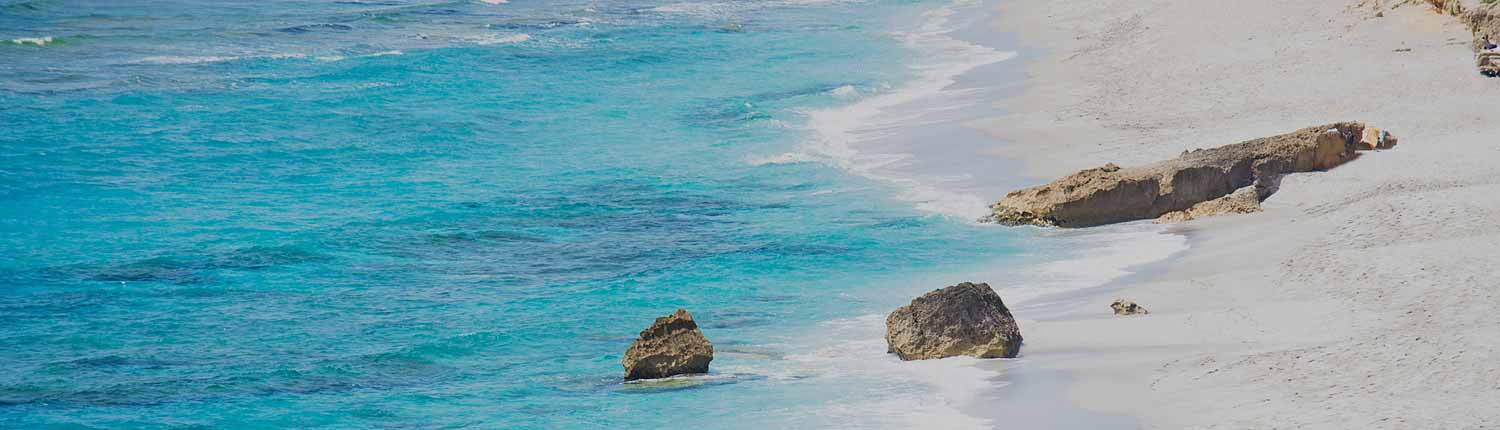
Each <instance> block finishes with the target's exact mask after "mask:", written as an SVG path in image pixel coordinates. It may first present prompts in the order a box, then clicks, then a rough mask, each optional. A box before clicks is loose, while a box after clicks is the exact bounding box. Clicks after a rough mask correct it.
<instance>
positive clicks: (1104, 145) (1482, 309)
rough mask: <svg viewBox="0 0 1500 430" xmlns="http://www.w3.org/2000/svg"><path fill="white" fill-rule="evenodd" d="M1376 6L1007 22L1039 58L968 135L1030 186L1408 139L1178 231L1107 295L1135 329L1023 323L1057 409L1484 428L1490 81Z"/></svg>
mask: <svg viewBox="0 0 1500 430" xmlns="http://www.w3.org/2000/svg"><path fill="white" fill-rule="evenodd" d="M1393 3H1397V2H1395V1H1387V2H1383V3H1377V2H1375V1H1364V2H1360V1H1358V0H1329V1H1312V2H1309V1H1301V0H1272V1H1256V2H1245V1H1231V0H1199V1H1167V0H1101V1H1093V2H1044V1H1035V0H1015V1H1011V2H1006V3H1005V4H1004V5H1003V6H1002V9H1001V10H1000V11H999V14H998V16H999V17H1000V20H999V22H996V23H995V24H994V25H995V28H997V29H1001V30H1002V31H1014V32H1016V34H1017V37H1018V38H1019V40H1020V41H1021V42H1022V43H1023V45H1024V46H1026V47H1029V48H1039V49H1041V50H1043V52H1045V55H1044V56H1043V57H1041V58H1040V59H1035V60H1034V61H1032V62H1031V64H1030V65H1029V66H1028V75H1029V76H1028V82H1027V88H1028V89H1027V90H1026V91H1025V92H1024V94H1023V95H1021V96H1019V97H1016V98H1012V99H1008V100H1003V101H1000V102H999V104H1000V107H1002V108H1003V109H1005V110H1006V111H1008V112H1010V114H1008V115H1007V116H1004V117H999V118H992V119H988V120H984V121H979V122H975V123H972V124H971V126H974V127H977V128H980V129H983V130H985V131H986V132H988V133H990V134H991V135H992V136H994V137H996V138H997V139H998V140H1000V141H1003V142H1005V143H1004V144H997V145H995V146H994V147H991V148H986V149H984V150H982V153H983V154H984V155H987V156H991V157H995V158H996V159H997V160H1003V159H1020V160H1024V161H1025V162H1026V166H1027V167H1026V173H1027V174H1028V175H1029V176H1033V177H1035V178H1036V181H1035V182H1036V183H1041V182H1045V181H1049V180H1051V179H1053V178H1055V177H1058V176H1062V175H1065V174H1068V173H1071V172H1073V171H1075V170H1078V169H1082V168H1090V167H1097V166H1100V165H1103V164H1105V163H1107V162H1113V163H1118V164H1121V165H1127V166H1128V165H1138V164H1144V163H1148V162H1151V161H1155V160H1161V159H1167V158H1172V157H1174V156H1176V155H1177V154H1179V153H1180V152H1182V151H1184V150H1190V149H1194V148H1207V147H1215V146H1220V145H1225V144H1230V143H1235V142H1239V141H1243V140H1247V139H1252V138H1257V137H1263V136H1270V135H1274V134H1279V133H1285V132H1290V131H1293V130H1296V129H1298V128H1302V127H1306V126H1312V125H1317V124H1324V123H1330V122H1335V121H1363V122H1367V123H1368V124H1370V125H1371V126H1375V127H1380V128H1384V129H1388V130H1390V131H1391V132H1392V133H1393V134H1395V135H1396V136H1398V137H1399V138H1400V139H1401V140H1400V144H1399V146H1397V147H1396V148H1395V149H1392V150H1385V151H1378V152H1371V153H1365V154H1364V156H1362V157H1360V158H1359V159H1357V160H1355V161H1353V162H1350V163H1348V164H1346V165H1344V166H1341V167H1338V168H1336V169H1334V170H1331V171H1327V172H1316V173H1301V174H1294V175H1291V176H1289V177H1287V178H1286V179H1285V180H1284V182H1282V186H1281V189H1280V191H1279V192H1278V193H1277V194H1275V195H1273V196H1271V197H1270V198H1269V199H1268V200H1266V201H1265V202H1264V203H1263V206H1264V208H1265V211H1264V212H1262V213H1256V214H1248V215H1231V216H1222V217H1216V218H1210V219H1204V220H1197V221H1191V222H1188V223H1184V224H1180V225H1179V226H1178V227H1175V228H1179V229H1181V231H1182V232H1183V233H1184V234H1186V235H1187V236H1188V237H1189V238H1190V242H1191V249H1190V250H1189V251H1187V252H1185V253H1183V254H1181V255H1180V256H1179V257H1176V258H1174V259H1172V260H1171V261H1168V262H1166V263H1165V264H1164V268H1163V269H1161V270H1160V271H1155V272H1152V273H1153V274H1152V275H1150V276H1142V277H1137V278H1132V279H1130V280H1128V281H1126V282H1124V283H1123V284H1124V285H1122V286H1121V288H1120V289H1119V290H1118V291H1116V292H1115V293H1114V295H1115V296H1117V297H1124V298H1128V299H1131V300H1134V301H1137V302H1139V303H1141V304H1142V305H1144V306H1145V307H1147V308H1149V309H1150V310H1151V312H1152V313H1151V314H1150V315H1148V316H1143V317H1115V316H1113V315H1111V314H1110V312H1109V308H1108V305H1109V300H1110V299H1111V298H1113V297H1102V296H1101V297H1097V298H1089V299H1086V300H1082V301H1081V302H1079V303H1077V304H1076V306H1078V309H1079V311H1080V312H1079V313H1075V314H1082V315H1091V316H1085V317H1079V318H1068V319H1062V320H1051V321H1028V322H1024V323H1023V327H1022V328H1023V330H1024V331H1025V335H1026V340H1027V344H1026V347H1025V350H1024V353H1025V354H1027V355H1029V356H1046V357H1048V358H1049V360H1050V361H1048V362H1047V363H1045V365H1046V366H1048V367H1054V368H1057V369H1061V370H1065V371H1067V372H1069V373H1071V374H1072V375H1073V377H1074V378H1073V381H1074V385H1073V386H1072V388H1071V389H1070V390H1069V395H1070V396H1071V397H1072V398H1073V399H1075V400H1077V401H1078V402H1080V403H1081V404H1082V405H1084V406H1085V407H1086V408H1087V409H1090V410H1094V411H1098V412H1102V413H1110V414H1124V415H1129V416H1133V417H1136V418H1137V419H1139V422H1140V424H1141V426H1142V427H1143V428H1428V429H1436V428H1443V429H1461V428H1462V429H1472V428H1495V427H1500V312H1496V310H1495V309H1496V308H1497V307H1500V250H1497V249H1496V245H1497V244H1500V178H1497V176H1496V175H1495V172H1496V171H1497V170H1500V79H1491V78H1484V77H1482V76H1480V75H1479V74H1478V73H1477V72H1476V71H1475V68H1474V65H1473V54H1472V52H1471V51H1470V48H1469V46H1468V44H1469V41H1470V35H1469V31H1468V30H1467V29H1465V28H1464V26H1463V25H1462V24H1461V23H1460V22H1459V21H1458V19H1457V18H1455V17H1452V16H1447V15H1442V14H1438V13H1435V12H1434V11H1433V10H1432V9H1431V8H1430V7H1429V6H1426V5H1425V4H1417V3H1413V4H1407V5H1401V6H1398V7H1392V5H1391V4H1393ZM994 197H995V198H996V199H998V198H999V197H1000V196H994ZM1023 318H1024V316H1023ZM1085 351H1086V352H1088V354H1075V353H1074V352H1085Z"/></svg>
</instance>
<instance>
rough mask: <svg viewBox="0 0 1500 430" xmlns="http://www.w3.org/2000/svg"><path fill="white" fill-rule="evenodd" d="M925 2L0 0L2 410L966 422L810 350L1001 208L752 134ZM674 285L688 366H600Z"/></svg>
mask: <svg viewBox="0 0 1500 430" xmlns="http://www.w3.org/2000/svg"><path fill="white" fill-rule="evenodd" d="M943 7H950V5H949V4H948V3H947V2H942V1H923V2H906V1H899V2H898V1H890V2H886V1H760V2H722V3H714V2H708V3H670V2H657V1H624V2H590V1H552V2H529V1H521V0H515V1H513V2H510V3H504V4H490V3H485V2H422V1H396V0H392V1H337V2H317V3H306V2H258V3H254V4H236V3H232V2H220V1H208V0H194V1H176V2H136V1H120V2H108V3H99V2H72V1H63V0H36V1H25V2H14V1H12V2H5V3H3V4H0V11H3V12H0V121H3V122H4V123H5V124H6V132H5V133H4V134H3V135H0V148H3V151H0V201H3V202H4V204H3V205H0V250H3V251H4V255H5V258H3V259H0V366H3V367H4V368H6V369H7V371H5V372H3V373H0V427H5V428H46V427H76V428H184V427H213V428H261V427H266V428H273V427H280V428H372V427H418V428H597V427H600V426H604V427H608V428H655V427H661V426H664V425H669V424H670V425H676V426H698V427H707V428H777V427H792V426H830V425H839V426H843V427H849V428H852V427H888V426H902V425H907V424H910V423H912V422H916V421H915V420H918V419H921V417H924V416H930V417H947V418H944V419H953V420H957V421H955V423H961V424H966V425H967V424H974V423H973V422H970V421H965V419H963V418H955V417H953V413H952V412H953V409H954V407H953V405H952V404H951V403H953V402H954V401H956V400H955V399H954V398H948V397H944V396H943V394H942V393H941V392H939V391H938V390H937V389H936V388H933V387H932V386H929V385H925V384H923V383H921V381H920V378H918V377H915V376H914V377H912V378H917V379H909V380H902V379H899V378H892V377H891V375H892V374H893V373H889V372H888V373H881V371H879V369H869V370H868V371H865V372H849V371H846V369H844V367H846V364H847V362H848V361H849V360H851V359H855V358H860V359H862V360H866V361H870V362H872V363H874V364H872V366H887V367H885V369H886V370H888V371H891V372H898V371H897V370H892V368H891V366H896V363H895V362H894V361H890V360H889V359H888V357H884V355H883V345H881V344H879V342H878V335H877V336H876V337H874V340H875V343H871V339H870V336H869V334H868V333H867V332H868V331H869V327H871V326H872V325H871V323H872V321H871V320H870V319H869V318H868V317H866V316H867V315H873V314H880V313H883V312H885V311H887V310H888V308H889V307H891V306H893V305H894V304H896V303H899V302H900V301H901V300H903V299H905V298H909V296H910V293H912V292H913V291H921V290H923V289H926V288H930V287H936V286H938V285H934V284H925V283H923V284H917V283H916V281H914V280H916V279H926V278H941V277H942V275H941V274H944V273H955V272H961V271H962V270H966V268H970V267H973V266H976V265H981V264H986V263H988V262H993V261H995V260H996V259H1004V258H1005V256H1006V255H1010V254H1013V253H1016V252H1018V251H1019V249H1020V246H1021V245H1020V242H1018V241H1017V239H1016V237H1017V234H1018V233H1015V232H1012V231H1007V230H1003V229H994V228H980V227H976V226H973V225H970V224H968V223H967V222H965V220H964V219H961V218H954V217H948V216H943V215H940V214H937V213H934V212H933V211H927V210H920V209H918V208H917V205H913V204H912V203H913V201H911V200H902V199H900V198H896V197H895V196H900V195H903V193H904V192H906V191H909V190H908V189H903V188H902V187H903V184H902V183H900V182H899V181H898V182H893V181H889V180H883V179H882V178H879V177H872V176H871V175H865V176H861V175H858V174H856V175H850V174H849V173H851V172H855V173H859V172H866V171H859V170H858V169H853V170H851V169H850V166H849V165H847V164H840V163H839V162H833V160H831V159H826V158H825V159H815V160H807V161H813V162H795V161H794V162H763V161H762V160H766V159H774V158H776V157H778V156H781V155H784V154H789V153H801V152H805V150H806V149H807V148H809V143H810V142H814V143H818V142H824V141H825V140H826V136H825V134H826V133H827V132H828V130H827V129H826V128H824V129H821V130H820V129H818V128H816V127H812V126H811V125H810V124H813V121H811V120H810V118H816V117H818V115H819V112H839V111H838V109H844V107H846V106H851V105H858V104H859V103H860V102H861V101H864V100H870V99H872V98H877V99H876V100H880V99H878V97H901V96H900V95H899V94H901V93H902V92H903V91H905V90H907V89H910V88H911V86H910V83H912V82H922V81H921V80H922V79H924V75H923V73H924V70H926V69H921V68H914V67H913V64H919V63H921V62H922V61H926V60H929V59H931V58H933V57H932V55H933V54H932V53H931V52H921V51H920V50H919V49H918V48H920V45H917V44H914V43H913V42H912V37H914V36H913V35H921V34H924V33H921V31H922V25H924V24H928V23H930V19H928V18H931V17H932V15H924V14H925V13H929V12H930V11H933V10H936V9H939V8H943ZM952 7H969V8H973V7H978V6H977V5H971V4H959V5H958V6H952ZM929 30H930V29H929ZM926 34H931V32H930V31H929V32H928V33H926ZM6 41H9V43H6ZM928 78H930V77H928ZM893 94H894V95H893ZM823 115H824V117H827V116H829V115H834V114H823ZM849 130H851V129H850V128H845V129H839V130H836V131H835V133H845V132H849ZM820 133H825V134H820ZM820 136H823V137H820ZM945 281H946V280H945ZM677 307H686V308H688V309H690V310H691V311H693V312H694V314H695V316H696V317H697V319H698V320H699V321H701V322H702V324H703V329H704V331H705V333H706V334H707V335H708V336H709V337H711V338H712V339H713V341H714V342H715V344H716V347H717V349H718V351H719V355H718V356H717V357H716V359H715V361H714V369H715V373H714V374H713V375H711V376H710V377H709V378H706V379H696V380H689V381H683V382H680V383H676V384H671V383H669V384H623V383H622V381H621V380H620V374H621V368H620V365H619V359H620V354H621V352H622V351H623V350H624V348H625V347H626V346H627V345H628V344H629V342H630V341H631V339H632V338H633V336H634V334H635V332H637V331H638V330H640V329H641V328H644V326H645V325H647V324H649V322H650V321H651V319H652V318H654V317H656V316H659V315H664V314H666V313H669V312H670V311H671V310H673V309H675V308H677ZM845 326H848V327H851V328H848V329H843V328H840V327H845ZM873 327H879V321H878V320H877V321H873ZM839 330H852V331H847V332H841V331H839ZM830 332H832V333H849V334H846V335H840V336H830V335H828V333H830ZM853 333H859V334H853ZM957 371H959V372H962V371H963V370H957ZM950 397H951V396H950ZM685 404H691V405H693V412H692V413H682V412H681V410H682V409H681V408H682V407H683V405H685ZM891 405H902V406H903V407H902V408H891V407H890V406H891Z"/></svg>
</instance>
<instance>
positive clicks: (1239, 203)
mask: <svg viewBox="0 0 1500 430" xmlns="http://www.w3.org/2000/svg"><path fill="white" fill-rule="evenodd" d="M1256 212H1260V194H1259V193H1257V192H1256V191H1255V187H1253V186H1250V187H1244V188H1240V189H1238V190H1234V192H1233V193H1229V195H1227V196H1224V197H1219V198H1217V199H1213V200H1209V201H1206V202H1203V203H1199V204H1196V205H1193V207H1190V208H1187V209H1184V210H1180V211H1175V212H1167V213H1165V214H1163V215H1162V216H1160V217H1157V218H1156V221H1155V222H1156V223H1157V224H1169V223H1174V222H1183V221H1191V220H1195V219H1198V218H1207V217H1211V216H1215V215H1225V214H1248V213H1256Z"/></svg>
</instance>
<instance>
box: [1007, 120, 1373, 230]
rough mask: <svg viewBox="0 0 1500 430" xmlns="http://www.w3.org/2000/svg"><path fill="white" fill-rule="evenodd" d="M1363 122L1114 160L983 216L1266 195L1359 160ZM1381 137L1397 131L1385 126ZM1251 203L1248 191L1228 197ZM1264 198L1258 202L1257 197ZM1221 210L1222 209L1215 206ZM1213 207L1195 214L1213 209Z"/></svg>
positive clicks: (1054, 220) (1075, 215) (1049, 222)
mask: <svg viewBox="0 0 1500 430" xmlns="http://www.w3.org/2000/svg"><path fill="white" fill-rule="evenodd" d="M1365 129H1366V127H1365V125H1364V124H1362V123H1357V122H1342V123H1337V124H1328V125H1320V126H1316V127H1308V128H1304V129H1301V130H1297V131H1295V132H1292V133H1287V134H1283V135H1279V136H1272V137H1267V138H1261V139H1255V140H1251V141H1247V142H1240V143H1236V144H1232V145H1226V146H1221V147H1218V148H1213V149H1198V150H1193V151H1188V152H1184V153H1182V155H1180V156H1178V157H1177V158H1175V159H1171V160H1167V161H1162V162H1158V163H1155V164H1151V165H1146V166H1140V167H1131V168H1121V167H1119V166H1116V165H1114V164H1109V165H1106V166H1104V167H1101V168H1096V169H1088V170H1084V171H1081V172H1078V173H1075V174H1072V175H1069V176H1066V177H1063V178H1062V179H1058V180H1057V181H1054V182H1052V183H1050V184H1046V185H1042V186H1037V187H1032V188H1027V189H1023V190H1019V191H1014V192H1011V193H1010V194H1007V195H1006V196H1005V198H1003V199H1001V200H1000V202H998V203H995V204H994V205H992V206H991V207H990V209H991V210H992V211H993V214H992V215H990V216H988V217H985V218H984V219H982V220H981V221H988V222H996V223H1000V224H1008V225H1023V224H1029V225H1040V226H1057V227H1090V226H1096V225H1102V224H1110V223H1116V222H1124V221H1132V220H1140V219H1152V218H1157V217H1160V216H1162V215H1164V214H1167V213H1170V212H1178V211H1190V213H1192V212H1191V209H1193V208H1194V206H1195V205H1198V204H1200V203H1203V202H1207V201H1210V200H1214V199H1218V198H1220V197H1224V196H1226V195H1229V194H1231V193H1233V192H1235V191H1236V190H1240V189H1242V188H1245V187H1253V191H1254V194H1255V196H1254V197H1255V200H1256V201H1257V202H1259V201H1260V200H1263V199H1265V198H1266V197H1267V196H1269V195H1271V193H1274V192H1275V191H1276V187H1277V186H1278V185H1279V183H1280V179H1281V176H1282V175H1285V174H1288V173H1295V172H1308V171H1315V170H1326V169H1330V168H1333V167H1335V166H1338V165H1340V164H1343V163H1344V162H1347V161H1349V160H1352V159H1354V158H1355V156H1356V151H1357V150H1359V149H1361V148H1363V147H1364V146H1365V145H1363V144H1361V142H1362V141H1364V140H1366V136H1365ZM1378 136H1379V137H1380V139H1379V141H1378V142H1376V145H1383V147H1386V148H1389V147H1392V146H1394V145H1395V144H1396V138H1394V137H1391V136H1390V135H1389V134H1388V133H1384V132H1381V133H1380V134H1379V135H1378ZM1221 203H1224V204H1223V205H1219V204H1215V205H1214V206H1222V207H1223V209H1233V210H1248V209H1244V206H1245V205H1242V203H1244V201H1243V200H1242V199H1236V200H1231V201H1225V202H1221ZM1257 206H1258V204H1257ZM1212 210H1219V209H1212ZM1212 210H1211V208H1209V207H1205V208H1204V209H1203V210H1202V211H1199V212H1197V213H1196V214H1194V215H1193V216H1197V215H1203V214H1207V213H1209V212H1211V211H1212Z"/></svg>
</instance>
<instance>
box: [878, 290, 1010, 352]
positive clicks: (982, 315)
mask: <svg viewBox="0 0 1500 430" xmlns="http://www.w3.org/2000/svg"><path fill="white" fill-rule="evenodd" d="M885 342H886V345H887V347H888V348H889V349H888V352H890V353H894V354H896V356H898V357H901V359H902V360H926V359H932V358H944V357H954V356H960V355H967V356H970V357H978V358H1013V357H1015V356H1016V354H1017V353H1019V352H1020V351H1021V331H1020V329H1019V328H1017V327H1016V320H1015V318H1014V317H1012V316H1011V315H1010V309H1007V308H1006V307H1005V302H1003V301H1001V300H1000V295H998V294H995V290H994V289H991V288H990V286H989V284H983V283H981V284H973V283H968V282H965V283H962V284H958V285H954V286H951V287H948V288H943V289H940V290H933V291H932V292H929V293H927V294H923V295H922V296H921V297H917V298H916V299H915V300H912V301H911V304H909V305H906V306H902V307H900V308H897V309H896V311H895V312H891V315H890V316H889V317H887V318H886V319H885Z"/></svg>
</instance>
